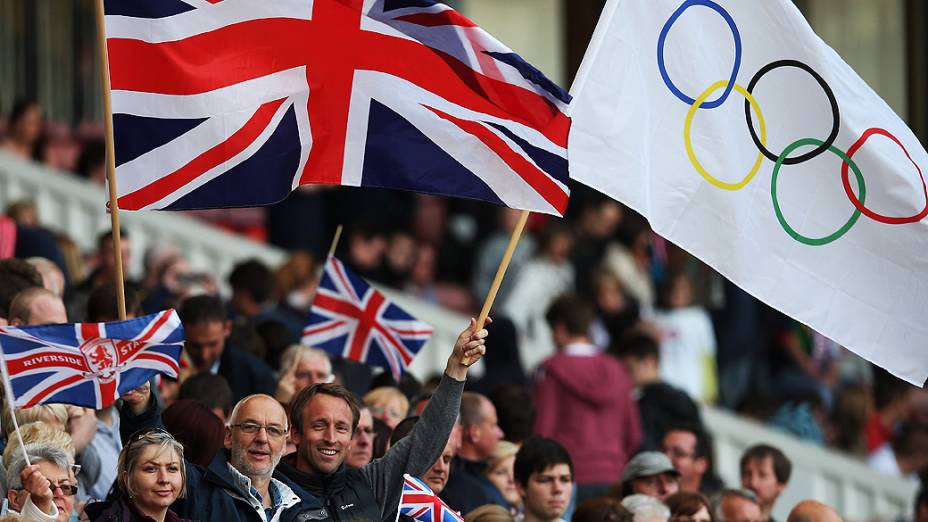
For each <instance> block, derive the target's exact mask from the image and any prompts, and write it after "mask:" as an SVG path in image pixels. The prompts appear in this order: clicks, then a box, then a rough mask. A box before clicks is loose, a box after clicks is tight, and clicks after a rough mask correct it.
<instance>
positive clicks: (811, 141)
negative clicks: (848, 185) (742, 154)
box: [770, 138, 867, 246]
mask: <svg viewBox="0 0 928 522" xmlns="http://www.w3.org/2000/svg"><path fill="white" fill-rule="evenodd" d="M822 143H824V142H823V141H822V140H819V139H816V138H802V139H800V140H797V141H795V142H793V143H791V144H790V145H788V146H787V147H786V148H785V149H783V152H782V153H780V156H779V157H778V158H777V163H776V165H774V166H773V175H772V176H771V179H770V196H771V198H773V211H774V212H775V213H776V215H777V220H778V221H779V222H780V225H781V226H782V227H783V230H785V231H786V233H787V234H789V235H790V237H792V238H793V239H795V240H796V241H799V242H800V243H804V244H806V245H810V246H821V245H827V244H828V243H831V242H832V241H835V240H836V239H838V238H840V237H841V236H843V235H844V234H846V233H847V231H848V230H850V229H851V227H853V226H854V224H855V223H857V220H858V219H859V218H860V214H861V210H860V209H859V208H855V209H854V213H853V214H851V217H850V219H848V220H847V222H846V223H845V224H844V225H842V226H841V228H839V229H838V230H837V231H835V232H833V233H831V234H829V235H827V236H825V237H820V238H813V237H808V236H804V235H802V234H800V233H799V232H796V231H795V230H794V229H793V227H791V226H790V225H789V223H787V222H786V218H784V217H783V212H782V211H781V210H780V202H779V201H777V176H778V175H779V173H780V167H782V166H783V165H784V164H785V163H786V161H785V160H786V159H787V156H788V155H789V153H791V152H793V151H794V150H796V149H797V148H799V147H802V146H803V145H816V146H819V147H821V146H822ZM828 150H829V151H831V152H833V153H834V154H835V155H836V156H838V157H839V158H841V159H842V160H843V161H844V165H850V166H851V169H852V170H853V171H854V175H855V176H856V177H857V187H858V188H859V189H860V201H861V202H863V200H864V199H866V196H867V187H866V185H865V184H864V176H863V174H861V173H860V169H859V168H857V164H856V163H854V160H852V159H851V158H850V156H849V155H847V154H845V153H844V152H841V150H839V149H838V148H837V147H835V146H833V145H832V146H830V147H828ZM842 171H843V172H845V173H846V172H847V170H846V169H844V168H843V167H842Z"/></svg>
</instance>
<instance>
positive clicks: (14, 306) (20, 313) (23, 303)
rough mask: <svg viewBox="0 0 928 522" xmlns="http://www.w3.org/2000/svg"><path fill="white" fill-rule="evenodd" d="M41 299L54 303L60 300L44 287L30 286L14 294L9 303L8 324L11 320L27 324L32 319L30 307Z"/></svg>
mask: <svg viewBox="0 0 928 522" xmlns="http://www.w3.org/2000/svg"><path fill="white" fill-rule="evenodd" d="M43 297H46V298H48V299H53V300H56V301H60V300H61V298H60V297H58V296H57V295H55V293H54V292H52V291H50V290H46V289H45V288H44V287H41V286H30V287H29V288H26V289H24V290H23V291H22V292H20V293H18V294H16V297H14V298H13V300H12V301H10V312H9V315H7V319H8V320H9V321H10V322H12V321H13V319H19V320H20V321H21V322H22V323H23V324H29V319H30V318H31V317H32V305H33V304H34V303H35V302H36V301H38V300H39V299H41V298H43Z"/></svg>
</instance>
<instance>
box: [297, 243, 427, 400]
mask: <svg viewBox="0 0 928 522" xmlns="http://www.w3.org/2000/svg"><path fill="white" fill-rule="evenodd" d="M431 335H432V327H431V326H429V325H428V324H426V323H423V322H422V321H419V320H417V319H416V318H415V317H413V316H411V315H409V314H408V313H406V312H405V311H404V310H403V309H401V308H400V307H399V306H396V305H395V304H393V303H392V302H390V301H388V300H387V298H386V297H384V295H383V294H381V293H380V292H378V291H377V290H376V289H374V288H373V287H372V286H371V285H370V284H369V283H368V282H367V281H365V280H364V279H362V278H361V277H359V276H358V275H357V274H355V273H353V272H351V271H350V270H348V268H346V267H345V265H344V264H342V262H341V261H339V260H338V259H335V256H329V259H328V260H327V261H326V263H325V270H324V271H323V275H322V281H321V282H320V283H319V288H318V290H316V297H315V298H314V299H313V306H312V308H311V309H310V311H309V321H308V322H307V324H306V327H305V328H304V329H303V339H302V343H303V344H305V345H307V346H314V347H316V348H321V349H323V350H325V351H327V352H329V353H331V354H332V355H334V356H335V357H342V358H345V359H351V360H353V361H359V362H362V363H364V364H367V365H371V366H379V367H381V368H385V369H386V370H388V371H390V372H391V373H392V374H393V378H394V379H396V381H397V382H399V380H400V378H401V377H402V376H403V372H404V371H406V368H408V367H409V364H410V363H412V360H413V358H414V357H415V356H416V354H417V353H419V350H420V349H421V348H422V345H423V344H425V343H426V341H428V340H429V337H431Z"/></svg>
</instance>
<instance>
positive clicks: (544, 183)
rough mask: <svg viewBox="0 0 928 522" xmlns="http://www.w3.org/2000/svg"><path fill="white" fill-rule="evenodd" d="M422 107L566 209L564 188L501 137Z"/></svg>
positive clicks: (562, 209) (561, 208)
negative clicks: (469, 138)
mask: <svg viewBox="0 0 928 522" xmlns="http://www.w3.org/2000/svg"><path fill="white" fill-rule="evenodd" d="M423 107H425V108H426V109H428V110H430V111H432V112H434V113H435V114H436V115H437V116H438V117H439V118H441V119H443V120H447V121H450V122H451V123H453V124H455V125H457V126H458V127H459V128H460V129H461V130H463V131H464V132H466V133H468V134H470V135H472V136H474V137H475V138H477V139H478V140H480V141H481V142H483V144H484V145H486V146H487V147H489V148H490V149H491V150H492V151H493V152H495V153H496V154H498V155H499V157H500V158H501V159H502V160H503V161H504V162H506V165H508V166H509V168H511V169H512V170H513V171H514V172H515V173H516V174H518V175H519V177H520V178H522V179H523V180H524V181H525V182H526V183H528V184H529V186H531V187H532V188H533V189H534V190H535V192H538V194H540V195H541V197H542V198H544V200H545V201H547V202H548V204H549V205H551V206H552V207H554V208H555V209H556V210H557V211H558V212H559V213H561V214H563V213H564V211H565V210H567V199H568V195H567V193H566V192H565V191H564V189H562V188H561V187H560V186H559V185H558V184H557V183H555V182H554V181H553V180H552V179H551V178H549V177H548V175H547V174H545V173H544V172H542V171H541V170H539V169H538V167H536V166H535V165H533V164H532V163H531V162H529V161H528V160H527V159H525V158H523V157H522V156H521V155H519V154H517V153H516V152H515V151H513V150H512V148H511V147H510V146H509V145H508V144H507V143H506V142H505V141H503V139H502V138H500V137H499V136H497V135H496V134H494V133H493V132H491V131H490V130H489V129H487V128H486V127H484V126H483V125H481V124H479V123H477V122H473V121H467V120H463V119H461V118H457V117H454V116H452V115H450V114H448V113H445V112H442V111H440V110H438V109H436V108H434V107H429V106H428V105H423Z"/></svg>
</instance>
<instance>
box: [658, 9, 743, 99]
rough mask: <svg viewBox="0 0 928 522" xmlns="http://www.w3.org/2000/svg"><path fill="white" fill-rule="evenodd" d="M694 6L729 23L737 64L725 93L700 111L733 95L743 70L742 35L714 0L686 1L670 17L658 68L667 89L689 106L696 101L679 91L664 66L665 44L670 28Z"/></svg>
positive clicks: (660, 38)
mask: <svg viewBox="0 0 928 522" xmlns="http://www.w3.org/2000/svg"><path fill="white" fill-rule="evenodd" d="M694 5H701V6H705V7H708V8H709V9H712V10H713V11H715V12H716V13H718V14H719V15H720V16H721V17H722V18H724V19H725V22H727V23H728V27H730V28H731V34H732V36H734V38H735V63H734V65H733V66H732V69H731V77H730V78H729V79H728V84H727V86H726V87H725V91H723V92H722V95H721V96H719V97H718V98H717V99H715V100H713V101H711V102H705V103H703V104H702V105H700V107H699V108H700V109H714V108H716V107H718V106H719V105H721V104H723V103H725V100H727V99H728V95H729V94H731V89H732V87H734V85H735V80H736V79H737V78H738V71H739V70H740V69H741V33H739V32H738V26H737V25H735V20H734V19H733V18H732V17H731V15H730V14H728V11H726V10H725V8H723V7H722V6H720V5H719V4H717V3H715V2H713V1H712V0H686V1H685V2H683V5H681V6H680V7H679V8H677V10H676V11H674V12H673V14H672V15H670V18H668V19H667V22H666V23H665V24H664V27H663V28H662V29H661V34H660V36H658V38H657V67H658V68H659V69H660V72H661V78H663V79H664V83H665V84H666V85H667V88H668V89H670V92H672V93H673V94H674V96H676V97H677V98H679V99H680V100H681V101H682V102H684V103H686V104H687V105H692V104H693V103H694V102H695V100H693V98H690V97H689V96H687V95H686V94H683V92H682V91H681V90H680V89H678V88H677V86H676V85H674V83H673V81H672V80H671V79H670V75H669V74H668V73H667V66H666V65H665V64H664V43H665V42H666V40H667V33H669V32H670V28H671V27H672V26H673V24H674V23H675V22H676V21H677V19H678V18H680V15H682V14H683V12H684V11H686V10H687V9H689V8H690V7H692V6H694ZM749 90H750V89H749Z"/></svg>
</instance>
